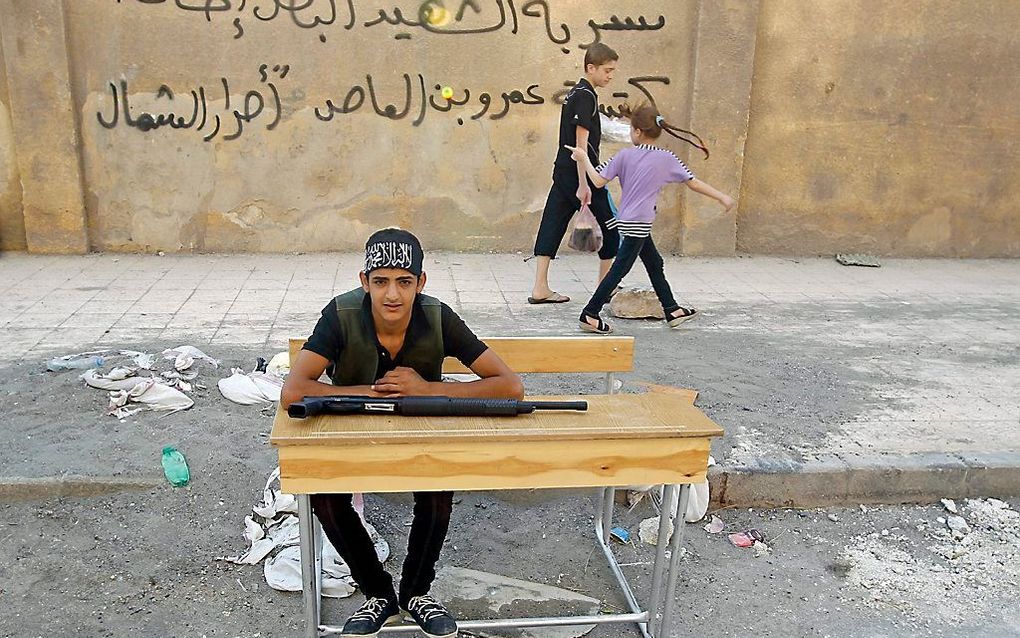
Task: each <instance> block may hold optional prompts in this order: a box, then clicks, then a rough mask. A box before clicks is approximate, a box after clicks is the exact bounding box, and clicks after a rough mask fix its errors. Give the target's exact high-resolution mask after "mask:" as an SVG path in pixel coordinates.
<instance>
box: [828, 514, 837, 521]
mask: <svg viewBox="0 0 1020 638" xmlns="http://www.w3.org/2000/svg"><path fill="white" fill-rule="evenodd" d="M829 520H830V521H832V522H833V523H838V522H839V517H838V516H836V515H835V514H829Z"/></svg>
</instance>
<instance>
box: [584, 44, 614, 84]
mask: <svg viewBox="0 0 1020 638" xmlns="http://www.w3.org/2000/svg"><path fill="white" fill-rule="evenodd" d="M619 59H620V56H618V55H617V54H616V51H613V50H612V49H610V48H609V47H608V46H606V45H605V44H602V43H601V42H596V43H595V44H593V45H591V46H590V47H588V50H587V51H585V53H584V76H585V77H586V78H588V81H589V82H591V83H592V86H596V87H601V86H607V85H608V84H609V83H610V82H612V81H613V73H614V72H616V61H617V60H619Z"/></svg>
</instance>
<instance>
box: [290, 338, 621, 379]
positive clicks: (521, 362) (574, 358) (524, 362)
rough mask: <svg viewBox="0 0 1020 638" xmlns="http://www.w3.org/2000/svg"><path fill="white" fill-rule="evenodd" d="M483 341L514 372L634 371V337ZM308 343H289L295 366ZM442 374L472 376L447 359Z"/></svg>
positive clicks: (484, 339) (462, 367) (453, 360)
mask: <svg viewBox="0 0 1020 638" xmlns="http://www.w3.org/2000/svg"><path fill="white" fill-rule="evenodd" d="M482 341H484V342H485V345H487V346H489V347H490V348H492V350H493V351H494V352H495V353H496V354H498V355H499V357H500V358H501V359H503V361H505V362H506V364H507V365H508V366H510V369H511V370H513V371H514V372H521V373H523V372H606V373H608V372H629V371H630V370H631V369H632V368H633V367H634V337H604V336H591V337H486V338H483V339H482ZM304 344H305V339H291V340H290V344H289V345H290V362H291V364H292V365H293V363H294V360H295V359H296V358H297V354H298V352H299V351H300V350H301V347H302V346H303V345H304ZM443 372H444V373H446V374H458V373H465V372H471V371H470V370H468V369H467V368H466V367H464V366H463V365H462V364H461V363H460V361H457V360H456V359H452V358H447V359H446V360H445V361H444V362H443Z"/></svg>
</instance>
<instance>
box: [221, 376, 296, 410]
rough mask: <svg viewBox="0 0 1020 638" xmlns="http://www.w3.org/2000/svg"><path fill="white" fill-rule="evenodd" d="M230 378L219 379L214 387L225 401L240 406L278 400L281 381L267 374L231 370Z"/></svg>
mask: <svg viewBox="0 0 1020 638" xmlns="http://www.w3.org/2000/svg"><path fill="white" fill-rule="evenodd" d="M230 373H231V374H230V376H229V377H226V378H225V379H220V380H219V382H218V383H217V384H216V387H217V388H219V389H220V394H222V395H223V396H224V397H225V398H226V399H229V400H230V401H233V402H234V403H240V404H241V405H258V404H268V403H276V402H277V401H279V400H280V390H282V389H283V379H281V378H280V377H278V376H276V375H275V374H270V373H268V372H244V371H243V370H241V368H232V369H231V370H230Z"/></svg>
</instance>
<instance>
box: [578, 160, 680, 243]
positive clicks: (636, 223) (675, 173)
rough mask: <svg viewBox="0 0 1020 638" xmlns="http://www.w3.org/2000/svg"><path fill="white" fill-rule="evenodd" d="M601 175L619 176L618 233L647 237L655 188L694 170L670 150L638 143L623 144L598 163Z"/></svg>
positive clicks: (656, 191) (651, 217)
mask: <svg viewBox="0 0 1020 638" xmlns="http://www.w3.org/2000/svg"><path fill="white" fill-rule="evenodd" d="M598 171H599V174H600V175H602V178H603V179H607V180H611V179H613V178H616V177H619V178H620V186H621V188H622V190H623V196H622V197H621V198H620V205H619V206H618V207H617V208H618V211H619V212H618V216H617V218H616V220H615V221H616V224H612V222H610V224H609V225H615V226H616V227H617V228H619V229H620V234H621V235H624V236H629V237H648V235H649V234H650V233H651V231H652V221H653V220H654V219H655V202H656V200H657V199H658V197H659V191H660V190H662V187H663V186H665V185H666V184H668V183H670V182H678V183H683V182H687V181H690V180H692V179H694V173H692V172H691V169H689V168H687V165H686V164H684V163H683V162H682V161H681V160H680V158H678V157H677V156H676V155H673V153H671V152H669V151H667V150H665V149H661V148H657V147H655V146H650V145H648V144H641V145H640V146H633V147H631V148H625V149H623V150H622V151H620V152H619V153H617V154H616V155H614V156H613V158H612V159H611V160H609V161H608V162H606V163H604V164H602V165H601V166H599V167H598Z"/></svg>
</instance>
